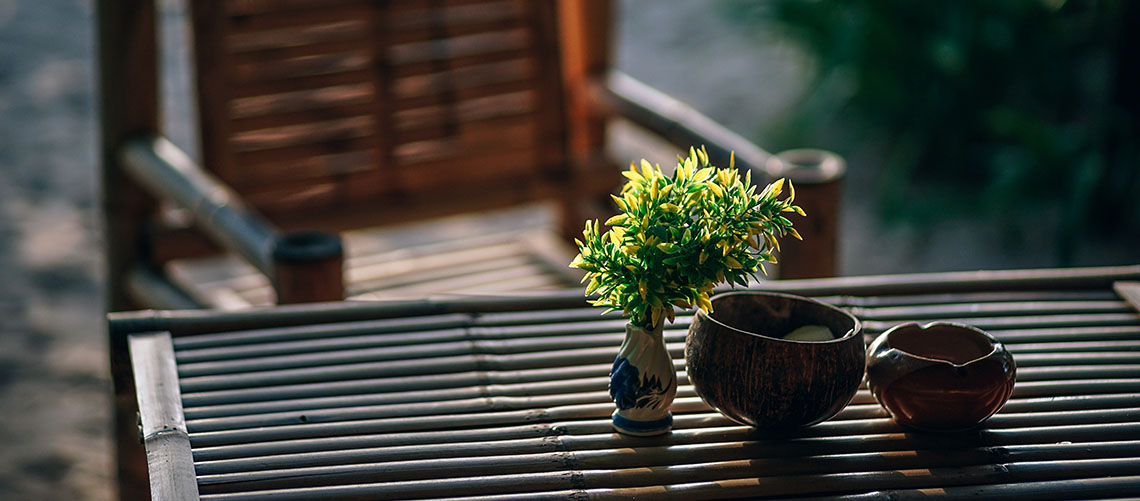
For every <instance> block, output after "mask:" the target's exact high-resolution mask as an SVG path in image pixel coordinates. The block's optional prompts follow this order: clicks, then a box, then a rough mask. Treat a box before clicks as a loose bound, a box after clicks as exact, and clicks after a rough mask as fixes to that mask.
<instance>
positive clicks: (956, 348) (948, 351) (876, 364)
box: [867, 322, 1017, 431]
mask: <svg viewBox="0 0 1140 501" xmlns="http://www.w3.org/2000/svg"><path fill="white" fill-rule="evenodd" d="M1016 376H1017V366H1016V364H1014V362H1013V355H1010V353H1009V352H1008V351H1006V349H1005V346H1003V345H1002V344H1001V343H1000V342H998V340H997V339H994V337H993V336H991V335H989V334H988V333H986V332H984V331H982V330H981V329H978V328H977V327H973V326H969V325H963V324H954V323H938V322H936V323H931V324H926V325H918V324H913V323H912V324H903V325H899V326H896V327H893V328H891V329H889V330H887V331H886V332H884V333H883V334H882V335H880V336H879V337H878V338H877V339H875V341H874V342H873V343H871V346H870V347H869V348H867V383H868V385H869V386H870V388H871V394H872V395H874V396H875V399H876V400H878V401H879V403H880V404H882V406H883V407H884V408H886V409H887V412H890V413H891V416H893V417H894V418H895V421H897V422H898V423H899V424H902V425H906V426H910V427H912V428H918V429H922V430H931V431H956V430H964V429H968V428H972V427H974V426H977V425H978V424H980V423H981V422H982V421H985V420H986V419H987V418H989V417H990V416H992V415H993V414H994V413H995V412H997V411H998V409H1000V408H1001V406H1002V405H1004V404H1005V402H1006V401H1007V400H1009V396H1010V394H1011V393H1013V384H1014V380H1015V379H1016Z"/></svg>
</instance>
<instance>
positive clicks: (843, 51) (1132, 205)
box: [721, 0, 1140, 264]
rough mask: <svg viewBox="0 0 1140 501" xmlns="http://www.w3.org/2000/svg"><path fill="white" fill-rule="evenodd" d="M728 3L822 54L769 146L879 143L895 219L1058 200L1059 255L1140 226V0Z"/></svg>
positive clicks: (1004, 212) (883, 200)
mask: <svg viewBox="0 0 1140 501" xmlns="http://www.w3.org/2000/svg"><path fill="white" fill-rule="evenodd" d="M721 7H722V9H721V10H722V11H723V13H724V14H727V15H730V16H731V17H732V18H733V19H736V20H739V21H740V22H742V23H746V24H747V25H748V26H749V27H751V28H756V29H772V28H773V27H774V28H775V29H777V30H780V31H782V32H783V33H785V34H786V36H787V37H790V38H791V39H792V40H794V41H795V42H796V43H797V44H798V45H800V46H801V47H803V48H804V49H805V50H806V52H807V53H808V54H809V55H810V56H812V57H813V58H814V59H815V60H816V63H817V64H818V72H817V74H816V76H815V78H814V80H813V82H812V84H811V87H810V88H808V89H806V91H805V92H804V94H803V95H804V98H803V100H802V101H801V102H800V103H798V106H797V107H796V108H795V109H794V111H793V113H792V114H791V115H790V116H788V117H787V118H786V119H785V120H783V121H781V123H780V124H779V126H778V128H777V129H776V130H773V131H768V134H767V137H765V138H764V141H763V144H765V146H766V147H768V148H771V149H774V150H779V149H783V148H786V147H796V146H802V145H816V146H819V145H825V147H828V148H832V149H836V150H838V151H840V152H841V153H849V152H850V150H852V149H854V148H857V147H859V146H858V145H860V144H864V145H865V144H876V145H879V148H881V152H882V153H881V158H882V161H883V165H882V166H881V167H882V169H883V173H882V174H883V175H882V176H881V177H880V179H881V182H880V184H879V192H878V194H877V195H878V196H877V199H878V202H879V209H880V211H879V212H880V213H881V214H882V215H883V216H884V217H886V218H888V219H890V218H895V219H896V220H905V221H908V222H913V223H919V224H922V223H928V222H931V221H936V220H939V219H945V218H987V219H993V220H997V221H999V222H1000V221H1001V220H1003V219H1020V220H1025V219H1030V220H1031V219H1032V218H1034V217H1035V215H1036V214H1037V211H1039V210H1042V209H1043V208H1053V209H1056V210H1059V212H1060V224H1061V226H1062V228H1061V229H1060V231H1058V232H1057V233H1058V235H1061V237H1062V238H1060V239H1059V241H1058V248H1057V254H1058V257H1059V261H1060V262H1061V264H1064V263H1065V262H1066V261H1068V260H1069V259H1070V258H1071V255H1072V252H1073V238H1082V237H1088V236H1090V234H1091V235H1093V236H1111V235H1112V234H1114V233H1117V232H1122V231H1127V232H1137V231H1140V149H1138V144H1137V142H1138V138H1140V119H1138V117H1140V104H1138V101H1140V77H1138V71H1140V69H1138V66H1140V56H1138V55H1137V54H1138V51H1140V2H1133V1H1127V0H1117V1H1097V0H1084V1H1068V2H1066V1H1064V0H978V1H911V0H828V1H808V0H768V1H743V0H730V1H726V2H724V3H722V4H721ZM835 131H839V133H838V134H836V133H835ZM836 135H837V136H838V139H839V141H838V144H837V142H836V140H835V139H836V138H835V137H833V136H836ZM845 150H846V151H845ZM1058 208H1059V209H1058Z"/></svg>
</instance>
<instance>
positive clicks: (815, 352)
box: [685, 291, 865, 430]
mask: <svg viewBox="0 0 1140 501" xmlns="http://www.w3.org/2000/svg"><path fill="white" fill-rule="evenodd" d="M712 304H713V313H712V314H705V313H704V312H697V316H696V318H694V319H693V323H692V325H691V326H690V327H689V337H688V340H687V342H686V343H685V362H686V364H687V365H688V367H687V371H688V374H689V381H690V382H692V384H693V387H694V388H695V389H696V391H697V394H698V395H700V397H701V398H702V399H704V401H705V402H707V403H708V404H709V405H710V406H712V407H713V408H714V409H716V410H718V411H720V412H721V413H722V414H724V415H725V416H728V417H729V418H730V419H732V420H734V421H737V422H739V423H742V424H749V425H752V426H756V427H759V428H764V429H771V430H780V429H788V428H797V427H801V426H809V425H813V424H816V423H819V422H822V421H825V420H827V419H829V418H831V417H832V416H834V415H835V414H837V413H838V412H839V411H840V410H842V409H843V407H845V406H846V405H847V404H848V403H849V402H850V401H851V398H852V397H854V396H855V392H856V390H858V389H859V383H860V382H861V381H862V379H863V367H864V362H865V359H864V357H865V353H864V345H863V327H862V325H861V324H860V323H859V320H858V319H856V318H855V317H854V316H852V315H850V314H848V313H846V312H844V311H843V310H840V309H838V308H836V307H834V306H830V305H827V304H824V303H821V302H819V301H815V300H813V299H808V298H804V297H798V296H792V295H788V294H777V293H768V292H751V291H741V292H729V293H725V294H717V295H716V296H714V297H713V299H712ZM804 325H825V326H827V327H828V328H829V329H830V330H831V332H832V335H833V336H836V339H832V340H830V341H788V340H784V339H780V338H779V337H769V336H783V335H785V334H787V333H788V332H790V331H792V330H794V329H796V328H797V327H801V326H804Z"/></svg>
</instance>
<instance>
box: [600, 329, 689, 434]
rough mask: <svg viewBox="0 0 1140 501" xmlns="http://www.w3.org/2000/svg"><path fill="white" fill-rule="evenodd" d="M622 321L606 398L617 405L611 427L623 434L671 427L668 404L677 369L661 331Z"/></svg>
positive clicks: (673, 394)
mask: <svg viewBox="0 0 1140 501" xmlns="http://www.w3.org/2000/svg"><path fill="white" fill-rule="evenodd" d="M664 328H665V325H664V322H662V324H661V325H659V326H657V327H656V328H654V329H653V330H652V331H647V330H645V329H642V328H640V327H636V326H634V325H633V324H626V327H625V341H624V342H622V344H621V351H619V352H618V356H617V359H616V360H614V366H613V369H612V370H611V371H610V397H611V398H613V400H614V403H615V404H617V410H615V411H614V413H613V422H614V429H616V430H617V431H619V432H621V433H625V434H627V435H636V436H651V435H660V434H663V433H667V432H668V431H669V430H670V429H671V428H672V427H673V413H671V412H669V406H671V405H673V398H674V397H676V396H677V371H676V370H675V369H674V368H673V357H671V356H669V351H668V350H667V349H665V340H664V338H662V335H661V333H662V330H664Z"/></svg>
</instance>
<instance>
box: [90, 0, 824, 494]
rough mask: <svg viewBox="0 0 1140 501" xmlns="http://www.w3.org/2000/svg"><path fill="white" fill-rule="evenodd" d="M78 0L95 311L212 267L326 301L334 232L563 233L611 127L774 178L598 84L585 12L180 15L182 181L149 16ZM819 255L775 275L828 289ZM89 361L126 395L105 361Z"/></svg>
mask: <svg viewBox="0 0 1140 501" xmlns="http://www.w3.org/2000/svg"><path fill="white" fill-rule="evenodd" d="M97 5H98V25H99V29H98V32H99V45H100V47H99V69H100V104H101V114H100V120H101V129H102V141H101V149H102V156H101V163H102V173H103V178H102V185H103V188H104V209H105V215H106V234H107V237H106V245H107V265H108V275H107V281H108V287H109V289H108V290H109V292H108V309H109V310H110V311H120V310H128V309H138V308H143V307H160V308H166V309H172V308H187V307H195V306H201V305H200V302H199V301H197V300H196V298H195V296H194V295H193V294H189V293H187V292H186V291H185V290H182V289H180V288H179V287H177V286H176V284H175V283H173V281H172V280H171V279H170V277H169V276H168V275H167V274H166V273H165V270H166V268H167V266H166V265H167V264H168V263H170V262H171V261H173V260H176V259H180V258H187V257H194V256H201V255H205V254H209V253H215V252H218V251H228V252H231V253H234V254H237V255H238V256H240V257H241V258H242V259H244V260H245V261H247V262H248V263H249V264H250V265H252V266H253V268H255V269H256V270H258V271H259V272H260V273H261V274H263V275H264V276H265V277H266V279H267V280H268V282H269V283H271V284H272V286H273V289H274V291H275V295H276V300H277V301H278V302H281V303H294V302H306V301H320V300H334V299H341V298H343V297H344V291H345V281H344V278H343V277H344V273H343V267H344V251H343V248H344V246H343V245H342V243H341V239H340V237H339V236H338V233H337V232H340V231H343V230H349V229H354V228H361V227H369V226H374V225H381V224H388V223H393V222H402V221H409V220H421V219H427V218H433V217H439V216H444V215H449V214H461V213H471V212H474V211H481V210H485V209H489V208H496V207H508V206H515V205H518V204H523V203H530V202H534V201H540V200H552V201H554V203H555V204H556V206H557V207H559V209H560V212H561V214H562V216H561V222H562V223H561V226H560V230H561V233H562V234H563V235H574V234H577V233H578V232H579V231H580V228H581V223H582V221H583V219H585V218H586V216H588V215H593V214H591V212H590V204H591V203H594V202H596V201H598V200H607V199H608V197H607V196H606V195H607V194H608V193H610V192H611V190H613V189H615V188H616V187H617V186H618V185H619V184H620V176H619V175H618V172H619V170H618V169H617V168H615V167H614V166H612V165H611V164H610V163H608V162H606V161H605V158H604V155H603V150H604V146H605V145H604V138H605V124H606V122H607V120H610V119H613V118H615V117H622V118H624V119H626V120H629V121H631V122H633V123H634V124H637V125H639V126H641V127H644V128H646V129H648V130H650V131H652V132H655V133H657V134H659V135H661V136H662V137H663V138H665V139H666V140H668V141H671V142H672V143H673V144H676V145H678V146H679V149H678V151H681V149H682V148H687V147H688V145H701V144H703V145H706V147H707V148H708V150H709V153H710V156H712V157H713V160H714V161H716V162H718V163H720V164H726V163H727V160H728V156H729V152H730V151H735V154H736V159H737V165H738V167H740V168H742V169H753V170H755V171H757V174H764V173H768V172H770V171H773V170H780V169H783V167H786V166H787V165H788V163H787V162H782V161H781V160H780V159H779V158H777V157H773V156H771V155H769V154H768V153H766V152H764V151H763V150H762V149H760V148H759V147H757V146H755V145H753V144H751V143H750V142H748V141H747V140H745V139H743V138H741V137H740V136H738V135H736V134H734V133H732V132H731V131H728V130H727V129H725V128H723V127H721V126H720V125H718V124H716V123H715V122H713V121H712V120H710V119H708V118H707V117H704V116H702V115H700V114H699V113H697V112H695V111H694V110H692V109H691V108H689V107H688V106H686V105H684V104H683V103H680V102H678V101H676V100H674V99H671V98H669V97H668V96H665V95H662V94H660V93H659V92H657V91H655V90H653V89H651V88H649V87H647V86H645V85H644V84H642V83H640V82H637V81H636V80H634V79H632V78H630V77H628V76H626V75H622V74H620V73H616V72H613V71H611V70H610V69H609V64H608V63H609V60H608V54H607V53H608V49H609V39H610V38H609V30H610V21H611V12H610V11H611V6H610V5H609V3H608V2H606V1H604V0H559V1H550V2H546V1H529V0H195V1H193V2H188V5H190V6H191V10H192V16H193V34H194V54H195V56H194V60H195V62H196V66H197V71H196V75H197V78H196V82H197V90H198V104H199V107H198V114H199V117H198V118H199V124H200V129H201V133H200V139H201V155H200V156H201V159H202V162H201V165H197V164H196V163H195V162H193V161H191V160H190V158H189V156H188V155H186V154H185V153H184V152H182V151H180V150H179V149H178V148H177V147H176V146H174V145H173V144H172V143H171V142H169V141H168V140H166V139H164V138H163V137H162V133H161V131H160V130H159V125H158V124H159V105H158V103H159V101H160V100H159V99H158V89H159V78H158V71H157V68H158V67H159V66H158V64H157V50H156V42H155V39H156V37H155V30H156V27H155V25H156V21H155V5H154V0H120V1H114V2H111V1H104V2H98V3H97ZM807 170H811V169H807ZM797 172H798V171H797ZM793 177H794V176H793ZM759 179H764V177H763V176H761V177H759ZM820 179H823V181H821V182H820V183H818V184H819V185H820V186H823V187H825V189H824V191H823V192H821V193H824V195H825V196H826V197H831V198H832V199H833V198H834V197H833V196H832V195H833V193H832V192H833V191H834V190H833V189H832V188H833V187H834V181H835V179H836V177H835V176H832V177H826V176H825V177H824V178H820ZM828 183H830V184H828ZM828 186H831V187H832V188H827V187H828ZM798 187H799V188H800V189H799V190H798V191H799V193H800V195H799V197H800V201H801V205H806V206H808V207H810V204H811V202H810V199H811V198H812V195H811V192H812V188H811V187H809V186H803V185H800V186H798ZM827 189H832V192H827ZM171 207H174V208H176V209H177V211H171V210H169V209H170V208H171ZM832 207H834V203H832ZM808 210H811V209H810V208H809V209H808ZM171 214H182V215H188V216H189V217H188V218H185V219H187V220H188V222H189V224H185V222H181V221H177V220H175V219H176V218H171V217H170V215H171ZM598 215H600V214H598ZM823 220H824V221H827V220H829V219H828V218H823ZM831 221H833V219H832V220H831ZM830 224H831V226H830V230H829V229H827V228H824V229H823V230H821V231H824V232H825V233H826V232H827V231H830V232H831V234H832V236H834V222H832V223H830ZM805 236H806V235H805ZM832 241H834V239H833V238H832ZM825 254H827V255H824V256H823V258H822V260H819V261H817V262H814V263H803V264H800V265H797V266H798V267H799V269H802V270H809V271H808V272H807V274H821V273H822V274H831V273H830V272H829V270H834V249H833V248H831V249H830V252H829V253H825ZM786 271H787V272H786V273H785V275H786V276H806V275H805V273H797V272H795V271H794V270H786ZM111 351H112V371H113V373H114V380H115V384H116V395H119V396H122V395H130V394H131V392H130V391H126V389H125V388H121V387H120V386H122V385H127V384H129V382H128V380H129V364H128V363H127V360H126V358H125V357H126V353H127V350H126V346H125V345H124V344H123V343H122V340H121V339H118V338H115V339H112V346H111ZM118 404H119V405H118V408H119V409H120V410H122V409H129V408H130V407H131V405H130V403H129V402H118ZM127 414H128V413H126V412H119V415H118V417H117V419H118V420H117V426H118V431H119V432H120V435H121V436H122V433H126V435H127V436H129V435H130V430H131V429H133V427H134V425H135V423H134V416H133V415H127ZM135 459H136V461H132V460H129V459H128V460H125V461H120V464H122V465H131V464H136V465H137V464H138V461H137V458H135ZM137 473H138V472H137V471H135V472H133V474H135V475H137ZM120 474H121V476H123V478H133V477H132V472H131V471H129V468H127V469H124V470H122V471H121V472H120ZM124 496H127V493H124ZM127 497H129V496H127Z"/></svg>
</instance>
